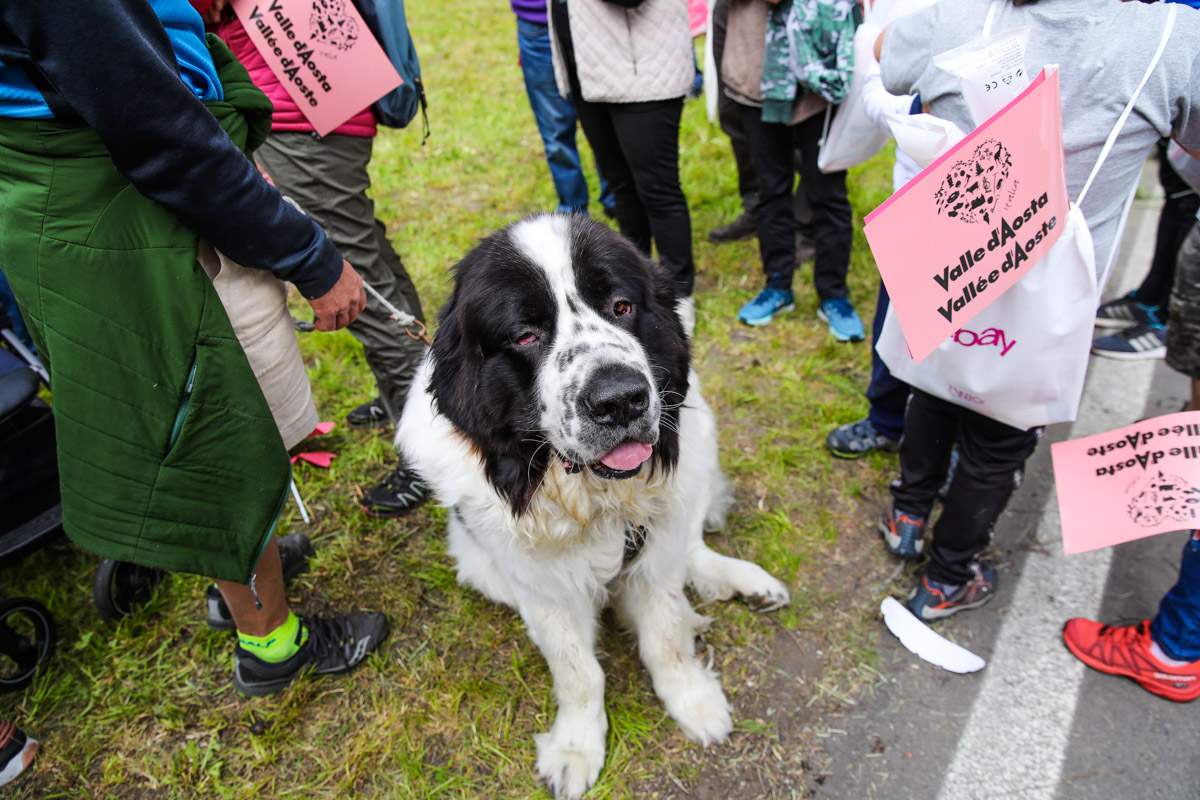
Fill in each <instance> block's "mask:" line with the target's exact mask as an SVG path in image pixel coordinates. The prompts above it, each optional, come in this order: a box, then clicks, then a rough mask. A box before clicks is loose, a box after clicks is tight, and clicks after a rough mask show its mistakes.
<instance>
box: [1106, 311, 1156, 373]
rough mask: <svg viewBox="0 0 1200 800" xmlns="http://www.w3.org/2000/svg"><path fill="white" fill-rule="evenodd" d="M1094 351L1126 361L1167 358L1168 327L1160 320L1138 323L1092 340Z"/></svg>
mask: <svg viewBox="0 0 1200 800" xmlns="http://www.w3.org/2000/svg"><path fill="white" fill-rule="evenodd" d="M1151 313H1152V314H1153V312H1151ZM1092 352H1093V353H1095V354H1096V355H1098V356H1104V357H1105V358H1118V359H1121V360H1124V361H1141V360H1144V359H1148V358H1166V356H1167V329H1166V327H1165V326H1163V325H1162V324H1160V323H1158V322H1148V323H1145V324H1142V323H1136V324H1134V325H1131V326H1130V327H1128V328H1126V329H1124V330H1120V331H1117V332H1116V333H1110V334H1109V335H1108V336H1101V337H1100V338H1099V339H1096V340H1095V341H1093V342H1092Z"/></svg>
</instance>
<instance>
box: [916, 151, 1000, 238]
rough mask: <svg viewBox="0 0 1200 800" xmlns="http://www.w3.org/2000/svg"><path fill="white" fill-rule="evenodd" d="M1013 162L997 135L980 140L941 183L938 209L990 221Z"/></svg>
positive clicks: (966, 218)
mask: <svg viewBox="0 0 1200 800" xmlns="http://www.w3.org/2000/svg"><path fill="white" fill-rule="evenodd" d="M1011 166H1012V155H1011V154H1010V153H1009V152H1008V148H1006V147H1005V146H1004V145H1003V144H1002V143H1000V142H998V141H996V140H995V139H987V140H985V141H983V142H981V143H980V144H979V146H978V147H976V148H975V152H974V153H973V154H972V155H971V157H970V158H969V159H967V160H966V161H959V162H957V163H956V164H955V165H954V166H953V167H952V168H951V169H950V172H949V173H948V174H947V175H946V179H945V181H944V182H943V183H942V185H941V186H939V187H938V190H937V192H936V193H935V194H934V196H933V198H934V200H935V202H936V203H937V211H938V213H939V214H942V213H945V215H946V216H947V217H956V218H958V219H961V220H962V221H963V222H971V223H975V222H982V223H985V224H988V225H990V224H991V223H992V217H993V215H994V214H995V211H996V202H997V201H998V200H999V199H1000V189H1001V188H1002V187H1003V186H1004V184H1005V182H1006V181H1007V180H1008V170H1009V168H1010V167H1011Z"/></svg>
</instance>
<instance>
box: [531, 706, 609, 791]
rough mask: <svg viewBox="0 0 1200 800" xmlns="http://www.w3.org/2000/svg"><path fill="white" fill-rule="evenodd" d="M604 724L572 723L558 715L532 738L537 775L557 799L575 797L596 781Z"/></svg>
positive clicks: (600, 761) (599, 765) (602, 761)
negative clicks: (535, 754) (548, 725)
mask: <svg viewBox="0 0 1200 800" xmlns="http://www.w3.org/2000/svg"><path fill="white" fill-rule="evenodd" d="M601 719H602V720H603V716H602V717H601ZM606 727H607V725H606V723H604V722H601V724H600V725H595V724H587V723H576V724H571V723H570V722H568V721H566V720H564V719H563V718H562V717H561V716H560V717H559V718H558V719H557V720H555V722H554V726H553V727H552V728H551V729H550V731H549V732H548V733H539V734H538V735H537V736H535V737H533V738H534V741H535V742H537V750H538V757H537V774H538V778H539V779H540V780H541V781H542V782H543V783H544V784H546V788H548V789H549V790H550V793H551V794H553V795H554V797H555V798H556V800H577V799H578V798H579V797H582V796H583V793H584V792H586V791H587V790H588V789H590V788H592V785H593V784H595V783H596V779H597V778H599V777H600V767H602V766H604V733H605V728H606Z"/></svg>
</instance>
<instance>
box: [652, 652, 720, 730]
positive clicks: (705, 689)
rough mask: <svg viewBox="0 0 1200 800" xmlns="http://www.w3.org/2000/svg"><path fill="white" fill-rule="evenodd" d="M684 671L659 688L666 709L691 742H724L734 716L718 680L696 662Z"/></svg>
mask: <svg viewBox="0 0 1200 800" xmlns="http://www.w3.org/2000/svg"><path fill="white" fill-rule="evenodd" d="M686 675H687V677H686V679H684V680H681V681H677V682H674V684H675V685H673V686H671V687H662V688H661V690H660V691H659V696H660V697H662V700H663V704H664V705H665V706H666V707H667V713H668V714H670V715H671V718H672V719H674V720H675V721H676V722H677V723H679V727H680V728H682V729H683V732H684V734H685V735H686V736H687V737H688V738H689V739H691V740H692V741H693V742H696V743H698V744H701V745H704V746H708V745H710V744H720V743H721V742H724V741H725V739H726V738H727V737H728V736H729V732H730V731H731V730H733V719H732V718H730V716H729V701H728V700H726V699H725V692H724V691H722V689H721V682H720V681H718V680H717V676H716V675H714V674H713V673H712V672H711V671H709V670H707V669H704V668H703V667H701V666H700V665H699V664H698V663H696V664H695V665H694V668H693V669H689V670H687V672H686ZM656 688H659V687H656Z"/></svg>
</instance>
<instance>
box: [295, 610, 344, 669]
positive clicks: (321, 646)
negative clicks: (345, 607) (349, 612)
mask: <svg viewBox="0 0 1200 800" xmlns="http://www.w3.org/2000/svg"><path fill="white" fill-rule="evenodd" d="M300 624H301V625H303V626H304V627H305V628H307V629H308V642H307V644H308V646H309V647H310V648H311V649H312V654H313V660H314V661H316V660H322V659H324V658H326V657H327V656H328V655H329V654H330V653H336V654H337V655H338V656H339V657H340V658H341V659H342V663H343V664H344V665H346V666H350V662H349V660H348V659H347V658H346V647H345V645H346V644H347V643H349V642H352V641H354V638H355V637H354V631H353V630H352V629H351V628H350V620H349V618H348V617H345V616H340V617H313V618H311V619H307V618H302V619H301V620H300Z"/></svg>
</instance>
